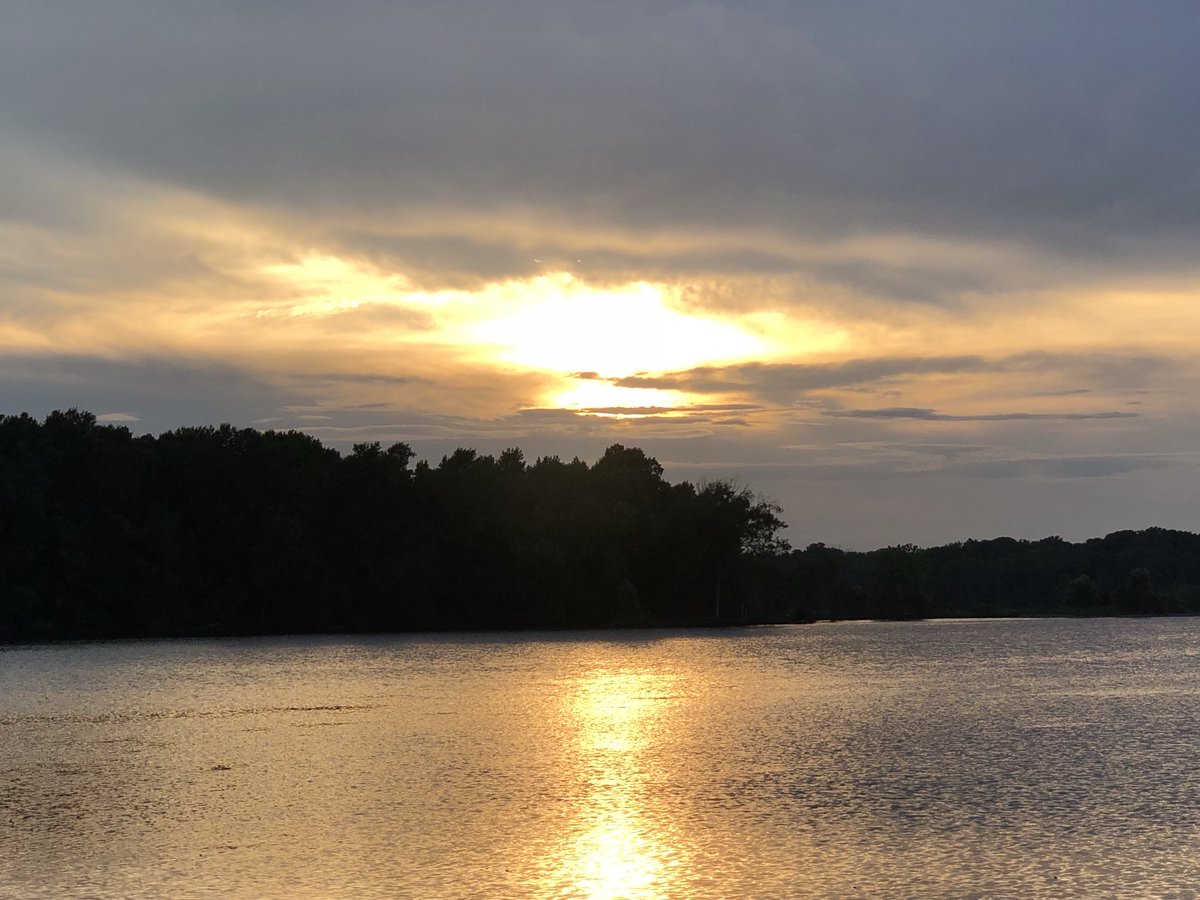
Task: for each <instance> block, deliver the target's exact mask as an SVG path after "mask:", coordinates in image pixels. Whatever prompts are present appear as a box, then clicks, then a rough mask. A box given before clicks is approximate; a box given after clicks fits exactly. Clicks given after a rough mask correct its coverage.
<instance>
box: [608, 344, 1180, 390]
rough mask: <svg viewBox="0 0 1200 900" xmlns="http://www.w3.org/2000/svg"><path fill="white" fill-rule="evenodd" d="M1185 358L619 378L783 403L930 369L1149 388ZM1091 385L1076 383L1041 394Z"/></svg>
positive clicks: (926, 363) (743, 367)
mask: <svg viewBox="0 0 1200 900" xmlns="http://www.w3.org/2000/svg"><path fill="white" fill-rule="evenodd" d="M1179 368H1180V363H1179V362H1178V361H1177V360H1173V359H1171V358H1170V357H1166V356H1156V355H1150V354H1121V353H1090V354H1083V353H1081V354H1064V353H1040V352H1032V353H1022V354H1017V355H1013V356H1003V357H996V358H986V357H983V356H976V355H963V356H921V357H907V356H905V357H880V358H877V359H851V360H847V361H844V362H833V363H756V362H755V363H740V364H737V365H731V366H699V367H697V368H694V369H688V370H686V371H683V372H667V373H664V374H662V375H632V376H628V377H625V378H614V379H611V380H612V383H613V384H616V385H619V386H621V387H630V388H659V389H663V390H680V391H687V392H690V393H696V394H723V393H749V394H752V395H754V396H758V397H762V398H764V399H766V400H769V401H771V402H775V403H790V402H794V401H795V399H796V397H797V396H802V395H804V394H807V393H811V392H816V391H822V390H829V389H840V390H849V389H857V388H864V387H866V388H873V389H878V388H880V387H883V386H886V385H890V384H896V383H900V382H903V381H907V380H911V379H915V378H920V377H922V376H928V375H978V374H985V373H995V374H1003V373H1042V374H1050V375H1056V376H1057V377H1060V378H1062V379H1070V380H1075V381H1079V382H1086V383H1088V384H1091V385H1094V386H1096V387H1104V388H1109V389H1116V390H1130V389H1137V388H1142V387H1143V386H1144V385H1146V384H1147V383H1149V381H1150V380H1151V379H1152V378H1153V377H1155V376H1160V375H1164V374H1167V373H1171V372H1173V371H1177V370H1178V369H1179ZM1088 390H1091V388H1069V389H1064V390H1062V391H1053V392H1039V395H1040V396H1047V395H1057V396H1065V395H1068V394H1073V393H1078V392H1083V391H1088Z"/></svg>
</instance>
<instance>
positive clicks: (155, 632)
mask: <svg viewBox="0 0 1200 900" xmlns="http://www.w3.org/2000/svg"><path fill="white" fill-rule="evenodd" d="M784 527H785V525H784V523H783V521H782V520H781V519H780V510H779V508H778V507H777V506H776V505H774V504H773V503H771V502H769V501H767V500H763V499H761V498H758V497H756V496H755V495H754V494H753V493H752V492H751V491H750V490H749V489H748V488H745V487H741V486H738V485H736V484H733V483H730V482H728V481H712V482H707V483H702V484H692V483H690V482H686V481H685V482H681V483H677V484H672V483H669V482H668V481H666V480H665V479H664V477H663V469H662V466H661V465H660V464H659V463H658V462H657V461H656V460H655V459H654V458H653V457H650V456H647V455H646V454H645V453H644V452H643V451H642V450H639V449H637V448H633V447H625V446H622V445H620V444H614V445H612V446H611V447H609V448H608V449H607V450H606V451H605V453H604V455H603V456H602V457H601V458H600V459H599V460H597V461H595V462H594V463H591V464H588V463H585V462H583V461H581V460H579V459H572V460H570V461H564V460H562V459H560V458H558V457H554V456H550V457H542V458H539V459H537V460H535V461H533V462H528V461H527V460H526V459H525V457H524V456H523V454H522V453H521V451H520V450H518V449H515V448H513V449H509V450H505V451H504V452H503V453H501V454H499V455H498V456H491V455H481V454H479V453H477V452H476V451H474V450H470V449H459V450H456V451H455V452H454V453H452V454H450V455H448V456H445V457H443V458H442V459H441V461H440V462H438V463H437V464H436V465H432V464H430V463H428V462H426V461H415V458H414V453H413V450H412V448H411V447H409V446H408V445H407V444H404V443H396V444H392V445H391V446H388V447H384V446H382V445H381V444H379V443H362V444H356V445H355V446H354V448H353V450H352V451H351V452H350V453H348V454H344V455H343V454H341V453H338V452H337V451H336V450H333V449H331V448H327V447H325V446H323V445H322V444H321V443H320V441H318V440H317V439H316V438H314V437H312V436H310V435H307V434H304V433H301V432H297V431H287V432H279V431H270V430H268V431H258V430H255V429H252V428H235V427H233V426H231V425H220V426H202V427H193V428H180V429H176V430H174V431H168V432H166V433H164V434H161V435H159V436H157V437H155V436H150V435H146V436H134V435H133V434H132V433H131V432H130V431H129V429H128V428H126V427H124V426H118V425H109V424H104V423H100V422H97V420H96V417H95V416H94V415H93V414H91V413H88V412H81V411H79V410H75V409H71V410H67V411H56V412H53V413H51V414H50V415H48V416H47V417H46V418H45V419H44V420H43V421H38V420H37V419H35V418H33V417H31V416H29V415H26V414H20V415H10V416H0V641H29V640H51V639H80V638H107V637H157V636H174V635H229V634H269V633H294V632H361V631H413V630H455V629H495V628H512V629H518V628H588V627H605V626H635V625H703V624H732V623H757V622H762V623H765V622H807V621H813V620H816V619H857V618H885V619H909V618H921V617H926V616H986V615H1048V614H1083V615H1105V614H1131V613H1132V614H1153V613H1195V612H1198V611H1200V536H1197V535H1194V534H1190V533H1187V532H1182V531H1168V530H1166V529H1160V528H1151V529H1147V530H1145V531H1136V532H1135V531H1123V532H1116V533H1114V534H1110V535H1108V536H1107V537H1104V538H1097V539H1094V540H1091V541H1087V542H1085V543H1080V544H1073V543H1069V542H1066V541H1063V540H1062V539H1061V538H1056V537H1052V538H1046V539H1044V540H1041V541H1021V540H1014V539H1012V538H997V539H995V540H986V541H974V540H971V541H963V542H958V543H954V544H949V545H946V546H942V547H933V548H928V549H920V548H917V547H915V546H912V545H903V546H897V547H887V548H882V549H880V550H875V551H870V552H856V551H846V550H840V549H837V548H832V547H827V546H825V545H824V544H812V545H810V546H808V547H807V548H805V549H803V550H799V549H797V550H792V549H791V548H790V547H789V546H788V544H787V542H786V541H784V540H783V538H782V537H781V532H782V530H783V528H784Z"/></svg>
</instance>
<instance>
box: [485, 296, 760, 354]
mask: <svg viewBox="0 0 1200 900" xmlns="http://www.w3.org/2000/svg"><path fill="white" fill-rule="evenodd" d="M516 289H517V290H518V291H519V298H518V302H517V303H516V304H514V305H516V306H517V308H516V309H514V310H512V311H511V312H504V313H502V314H501V315H500V316H498V317H497V318H494V319H490V320H489V321H485V322H482V323H480V324H478V325H476V326H474V327H473V328H471V329H470V331H471V333H472V334H474V335H475V336H476V338H477V339H478V340H480V341H481V342H483V343H486V344H490V345H494V346H495V348H496V351H497V358H498V359H500V360H502V361H505V362H510V363H514V364H517V365H522V366H528V367H531V368H537V369H548V370H551V371H557V372H563V373H566V372H578V371H592V372H598V373H600V374H602V375H608V376H619V375H630V374H633V373H635V372H644V371H655V372H660V371H665V370H668V369H679V368H686V367H689V366H695V365H700V364H702V363H715V362H727V361H734V360H739V359H746V358H750V357H754V356H760V355H763V354H764V353H766V352H767V350H768V347H769V344H768V342H767V341H766V340H765V339H764V338H762V337H760V336H757V335H752V334H749V333H748V332H746V331H744V330H742V329H741V328H739V327H738V326H737V325H735V324H733V323H731V322H726V321H720V320H717V319H715V318H701V317H698V316H689V315H687V314H684V313H680V312H676V311H674V310H672V309H670V308H669V307H668V306H667V305H666V303H665V302H664V291H663V289H662V288H661V287H657V286H655V285H651V284H647V283H645V282H637V283H634V284H630V285H626V286H623V287H619V288H608V289H597V288H592V287H589V286H587V285H586V284H584V283H582V282H580V281H578V280H576V279H575V278H574V277H572V276H571V275H567V274H559V275H554V276H545V277H541V278H536V279H533V281H532V282H530V283H528V284H525V285H520V286H517V288H516ZM509 290H510V291H511V290H513V288H511V287H510V288H509Z"/></svg>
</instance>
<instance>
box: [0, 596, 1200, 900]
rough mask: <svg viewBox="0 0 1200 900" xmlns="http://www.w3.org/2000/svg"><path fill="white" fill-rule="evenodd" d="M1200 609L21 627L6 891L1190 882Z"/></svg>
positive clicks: (2, 740) (1, 796) (7, 682)
mask: <svg viewBox="0 0 1200 900" xmlns="http://www.w3.org/2000/svg"><path fill="white" fill-rule="evenodd" d="M1198 686H1200V619H1093V620H1055V619H1041V620H1011V621H936V622H924V623H903V624H888V623H837V624H819V625H811V626H786V627H771V628H754V629H739V630H714V631H623V632H602V633H596V632H591V633H561V634H557V633H556V634H524V635H511V634H473V635H432V636H430V635H425V636H399V637H392V636H388V637H354V636H351V637H324V638H309V637H287V638H268V639H243V640H187V641H149V642H124V643H121V642H118V643H96V644H76V645H51V646H37V647H15V648H6V649H0V896H3V897H14V898H42V897H46V898H51V897H53V898H62V897H94V898H140V897H147V898H150V897H153V898H162V897H179V898H185V897H197V898H199V897H272V898H273V897H278V898H285V897H286V898H306V897H311V898H337V897H347V898H349V897H354V898H368V897H388V898H392V897H414V898H439V897H480V898H506V897H512V898H520V897H595V898H617V897H629V898H638V897H670V898H689V897H860V896H861V897H888V898H895V897H971V896H979V897H985V896H986V897H1055V898H1058V897H1096V896H1101V895H1103V896H1129V897H1145V896H1155V897H1170V896H1174V897H1192V896H1195V890H1194V888H1195V886H1196V885H1200V842H1198V839H1200V691H1198V690H1197V688H1198Z"/></svg>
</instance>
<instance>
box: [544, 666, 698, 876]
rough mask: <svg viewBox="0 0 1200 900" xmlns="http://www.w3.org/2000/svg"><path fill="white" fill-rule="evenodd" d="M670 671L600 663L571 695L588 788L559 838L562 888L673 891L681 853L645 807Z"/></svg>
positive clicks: (581, 767)
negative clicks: (655, 672)
mask: <svg viewBox="0 0 1200 900" xmlns="http://www.w3.org/2000/svg"><path fill="white" fill-rule="evenodd" d="M672 680H673V679H672V677H671V676H663V675H649V674H646V673H637V672H627V671H622V672H611V671H599V672H594V673H591V674H589V675H587V676H585V677H584V678H583V680H582V681H581V682H580V684H579V685H578V687H577V690H576V691H575V692H573V693H572V694H571V695H570V696H568V697H567V699H566V703H567V704H568V706H569V710H568V714H569V715H570V716H571V717H572V718H573V719H574V721H575V722H576V723H577V728H578V730H577V738H576V747H575V752H576V754H577V759H578V771H579V772H580V773H581V775H582V779H583V781H584V787H585V791H586V793H585V794H584V795H583V796H581V797H580V800H579V808H578V811H577V814H576V817H575V823H576V827H575V828H573V829H572V830H571V833H570V835H569V837H568V836H564V840H563V842H562V843H561V844H560V845H559V850H560V854H561V855H560V859H559V867H558V872H557V874H556V876H555V879H554V880H555V882H556V884H557V885H558V887H559V891H558V895H559V896H563V897H588V898H595V900H617V898H629V900H633V898H641V897H661V896H669V895H670V886H671V883H672V880H673V877H672V874H673V872H675V871H677V870H678V868H679V867H680V864H681V862H682V859H681V854H680V852H679V850H678V849H677V848H675V847H672V846H670V845H669V844H668V843H667V842H666V841H665V840H664V837H665V835H664V829H663V823H661V822H655V821H652V820H651V819H650V818H649V817H648V816H646V815H645V810H644V807H645V803H644V800H645V796H646V792H647V791H648V790H650V789H652V787H653V784H654V767H653V765H652V761H651V760H648V759H647V758H646V755H647V751H648V750H649V749H651V748H652V747H653V745H654V742H655V740H656V739H657V738H659V737H661V734H659V732H661V731H662V728H663V726H664V724H665V723H664V722H663V717H662V714H663V712H664V709H665V707H666V705H667V703H668V702H669V701H670V699H671V697H670V694H671V681H672Z"/></svg>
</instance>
